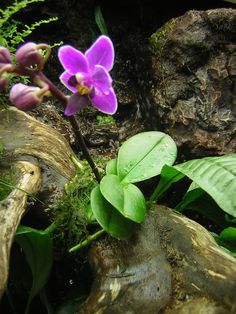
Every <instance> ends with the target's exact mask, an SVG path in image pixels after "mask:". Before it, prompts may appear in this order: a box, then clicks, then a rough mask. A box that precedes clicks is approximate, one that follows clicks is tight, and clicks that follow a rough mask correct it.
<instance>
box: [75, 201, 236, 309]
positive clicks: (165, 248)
mask: <svg viewBox="0 0 236 314" xmlns="http://www.w3.org/2000/svg"><path fill="white" fill-rule="evenodd" d="M90 263H91V266H92V268H93V270H94V272H95V280H94V284H93V288H92V291H91V294H90V296H89V297H88V299H87V301H86V303H85V306H84V308H83V309H82V311H80V312H78V313H80V314H91V313H99V314H103V313H104V314H110V313H116V314H119V313H120V314H121V313H122V314H132V313H139V314H154V313H155V314H156V313H165V314H172V313H173V314H180V313H181V314H187V313H191V314H195V313H196V314H199V313H204V314H210V313H211V314H220V313H227V314H229V313H232V314H233V313H236V298H235V295H236V259H234V258H233V257H232V256H231V255H229V254H228V253H227V252H226V251H224V250H223V249H222V248H220V247H219V246H218V245H217V244H216V242H215V241H214V239H213V237H212V236H211V235H210V233H208V231H207V230H206V229H204V228H203V227H202V226H201V225H199V224H198V223H196V222H194V221H192V220H190V219H188V218H186V217H185V216H183V215H181V214H179V213H177V212H175V211H173V210H170V209H168V208H166V207H163V206H153V207H152V209H151V210H150V213H149V216H148V218H147V219H146V220H145V222H144V223H143V224H141V225H140V226H139V227H138V229H137V231H136V234H135V235H134V236H133V237H132V238H131V239H130V240H129V241H116V240H114V239H111V238H107V237H105V238H104V239H101V240H100V241H99V242H97V243H96V244H95V245H94V246H93V247H92V248H91V250H90Z"/></svg>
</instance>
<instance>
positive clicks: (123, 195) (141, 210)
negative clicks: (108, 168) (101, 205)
mask: <svg viewBox="0 0 236 314" xmlns="http://www.w3.org/2000/svg"><path fill="white" fill-rule="evenodd" d="M100 189H101V193H102V195H103V196H104V197H105V198H106V200H107V201H108V202H109V203H111V204H112V205H113V206H114V207H115V208H116V209H117V210H118V211H119V212H120V213H121V214H122V215H123V216H125V217H126V218H129V219H131V220H133V221H135V222H138V223H140V222H142V221H143V220H144V217H145V212H146V203H145V199H144V196H143V194H142V192H141V191H140V190H139V188H138V187H136V186H135V185H133V184H131V183H126V184H122V183H121V182H120V180H119V178H118V176H116V175H112V174H108V175H106V176H105V177H103V178H102V180H101V182H100Z"/></svg>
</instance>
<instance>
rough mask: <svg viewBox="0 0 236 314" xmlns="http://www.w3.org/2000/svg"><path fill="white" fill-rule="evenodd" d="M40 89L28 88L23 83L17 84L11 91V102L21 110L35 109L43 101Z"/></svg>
mask: <svg viewBox="0 0 236 314" xmlns="http://www.w3.org/2000/svg"><path fill="white" fill-rule="evenodd" d="M39 95H40V88H39V87H34V86H27V85H24V84H22V83H18V84H15V85H14V86H13V87H12V88H11V90H10V101H11V102H12V103H13V104H14V105H15V106H16V107H17V108H18V109H20V110H23V111H27V110H31V109H34V108H35V107H36V106H37V105H39V104H40V103H41V101H42V97H40V96H39Z"/></svg>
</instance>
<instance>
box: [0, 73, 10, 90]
mask: <svg viewBox="0 0 236 314" xmlns="http://www.w3.org/2000/svg"><path fill="white" fill-rule="evenodd" d="M8 82H9V78H8V77H5V76H2V77H1V78H0V91H2V90H3V89H4V88H5V87H6V86H7V84H8Z"/></svg>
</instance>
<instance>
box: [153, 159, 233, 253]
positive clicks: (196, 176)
mask: <svg viewBox="0 0 236 314" xmlns="http://www.w3.org/2000/svg"><path fill="white" fill-rule="evenodd" d="M184 176H187V177H188V178H189V179H191V180H192V181H193V183H192V184H191V185H190V188H189V189H188V191H187V192H186V194H185V195H184V197H183V199H182V201H181V202H180V203H179V204H178V205H177V207H176V210H178V211H180V212H184V211H185V210H191V211H195V212H198V213H200V214H201V215H203V216H204V217H207V218H208V219H209V220H211V221H212V222H214V223H215V224H216V225H217V226H219V227H220V228H230V229H225V230H227V232H226V231H224V232H223V231H222V232H223V233H221V234H220V235H219V236H218V237H217V236H216V239H217V241H218V243H219V241H220V245H223V246H225V247H226V248H227V249H228V250H230V251H231V252H232V253H233V254H235V253H236V251H235V248H236V243H235V238H234V236H235V233H234V232H235V228H234V226H233V225H234V224H235V222H236V220H235V219H234V217H236V193H235V191H236V154H229V155H225V156H220V157H205V158H201V159H194V160H190V161H187V162H185V163H182V164H178V165H175V166H164V167H163V168H162V171H161V175H160V181H159V183H158V185H157V187H156V189H155V191H154V193H153V195H152V197H151V200H152V201H153V200H157V199H159V198H160V197H161V196H162V195H163V193H164V192H165V191H166V190H167V189H168V188H169V187H170V186H171V185H172V184H173V183H176V182H178V181H179V180H181V179H182V178H183V177H184ZM230 216H231V217H232V219H231V218H229V217H230ZM232 228H233V229H232ZM226 235H227V237H228V238H227V237H226ZM229 238H230V239H231V240H230V241H231V243H228V242H230V241H229ZM232 242H233V244H232Z"/></svg>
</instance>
